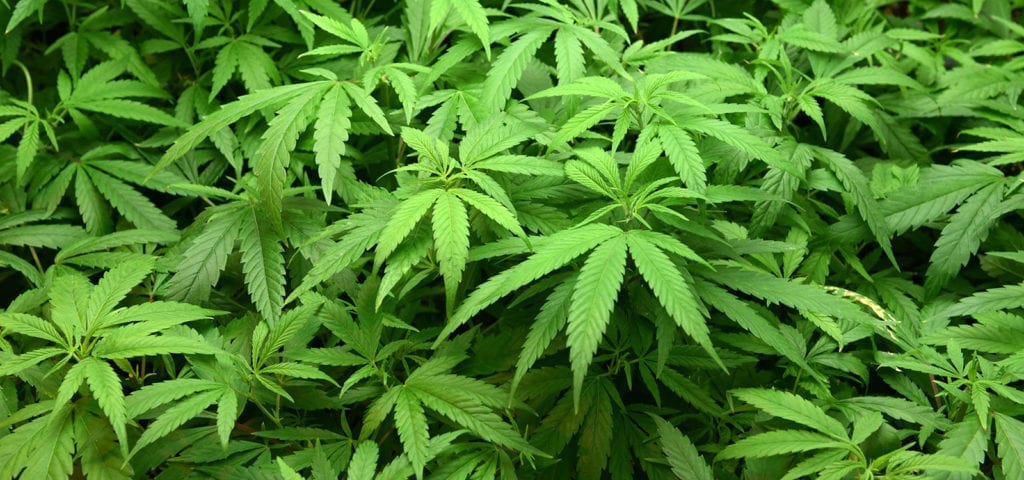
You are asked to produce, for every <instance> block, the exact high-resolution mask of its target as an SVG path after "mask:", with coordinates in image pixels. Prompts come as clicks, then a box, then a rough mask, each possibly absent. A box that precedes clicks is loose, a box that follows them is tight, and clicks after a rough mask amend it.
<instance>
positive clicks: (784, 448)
mask: <svg viewBox="0 0 1024 480" xmlns="http://www.w3.org/2000/svg"><path fill="white" fill-rule="evenodd" d="M824 448H829V449H844V448H849V447H848V445H847V444H846V443H843V442H839V441H836V440H834V439H833V438H830V437H828V436H825V435H822V434H820V433H814V432H805V431H803V430H776V431H774V432H765V433H759V434H757V435H754V436H751V437H747V438H744V439H741V440H740V441H738V442H736V443H733V444H732V445H729V446H728V447H725V449H723V450H722V451H721V452H718V456H717V457H716V458H717V459H720V460H725V459H730V458H763V457H771V456H774V455H789V454H794V453H803V452H810V451H814V450H821V449H824Z"/></svg>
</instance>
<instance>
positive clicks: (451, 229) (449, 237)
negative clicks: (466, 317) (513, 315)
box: [413, 191, 497, 465]
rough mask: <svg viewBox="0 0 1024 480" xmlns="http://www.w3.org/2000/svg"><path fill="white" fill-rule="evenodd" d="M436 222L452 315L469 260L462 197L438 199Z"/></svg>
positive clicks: (439, 256)
mask: <svg viewBox="0 0 1024 480" xmlns="http://www.w3.org/2000/svg"><path fill="white" fill-rule="evenodd" d="M495 203H497V202H495ZM432 220H433V222H432V225H433V230H434V248H435V249H436V250H437V260H438V263H439V264H440V267H439V269H440V271H441V275H442V276H443V277H444V288H445V298H446V304H447V306H448V311H449V312H451V311H452V310H453V309H454V308H455V296H456V294H457V293H458V289H459V283H460V282H461V281H462V271H463V270H465V268H466V260H467V258H469V216H468V215H467V214H466V206H465V205H464V204H463V203H462V201H461V200H459V197H457V196H456V194H455V193H453V192H450V191H447V192H444V194H442V195H441V196H439V197H437V201H436V203H435V204H434V210H433V216H432ZM413 464H414V465H415V464H416V462H415V461H414V462H413Z"/></svg>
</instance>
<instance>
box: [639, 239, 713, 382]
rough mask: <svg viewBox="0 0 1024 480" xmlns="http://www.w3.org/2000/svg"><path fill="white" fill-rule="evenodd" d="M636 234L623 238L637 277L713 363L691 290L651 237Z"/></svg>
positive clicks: (706, 327) (706, 332)
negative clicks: (636, 271)
mask: <svg viewBox="0 0 1024 480" xmlns="http://www.w3.org/2000/svg"><path fill="white" fill-rule="evenodd" d="M639 233H640V232H639V231H637V232H629V233H628V234H627V235H626V238H627V240H628V245H629V253H630V256H631V257H633V262H634V263H636V267H637V270H639V271H640V275H641V276H643V278H644V281H646V282H647V284H648V285H649V286H650V287H651V291H653V292H654V296H655V297H657V299H658V302H659V303H661V305H662V306H663V307H664V308H665V311H667V312H668V314H669V316H670V317H672V319H673V320H675V322H676V325H678V326H679V327H680V328H682V329H683V331H685V332H686V334H687V335H689V336H690V337H691V338H693V339H694V340H695V341H696V342H697V343H698V344H699V345H700V346H701V347H703V348H704V350H706V351H707V352H708V354H709V355H711V357H712V358H715V359H716V360H717V359H718V355H717V354H716V353H715V350H714V347H713V346H712V345H711V337H710V336H709V330H708V326H707V324H706V323H705V322H704V318H703V315H701V311H702V310H703V309H702V308H701V307H700V304H699V303H698V302H697V299H696V297H695V296H694V294H693V287H692V286H690V285H689V284H688V283H687V282H686V280H685V279H684V278H683V276H682V274H680V273H679V270H677V269H676V267H675V265H674V264H673V263H672V260H671V259H669V258H668V256H667V255H665V253H664V252H662V251H661V250H660V249H658V247H657V246H656V244H655V243H653V242H652V241H651V238H649V236H646V235H642V234H639ZM717 361H719V362H721V360H717Z"/></svg>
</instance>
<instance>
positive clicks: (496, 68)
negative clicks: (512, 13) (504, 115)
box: [480, 28, 551, 112]
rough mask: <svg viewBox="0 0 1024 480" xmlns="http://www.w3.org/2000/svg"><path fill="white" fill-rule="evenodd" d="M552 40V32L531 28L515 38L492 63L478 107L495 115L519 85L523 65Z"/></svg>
mask: <svg viewBox="0 0 1024 480" xmlns="http://www.w3.org/2000/svg"><path fill="white" fill-rule="evenodd" d="M549 36H551V30H549V29H544V28H534V29H531V30H528V31H527V32H526V33H524V34H523V35H521V36H520V37H519V38H517V39H516V40H515V41H514V42H512V44H511V45H509V46H508V47H506V48H505V49H504V50H502V52H501V53H500V54H498V57H497V58H495V59H494V61H493V62H491V69H490V71H488V72H487V79H486V80H485V81H484V85H483V95H482V97H481V99H480V100H481V103H483V105H484V107H485V108H487V110H488V111H491V112H497V111H499V110H501V109H502V107H504V106H505V102H507V101H508V99H509V98H510V97H511V96H512V88H513V87H515V86H516V84H517V83H519V77H520V76H522V74H523V71H525V70H526V65H527V64H528V63H529V62H530V60H531V59H533V58H534V56H535V54H536V53H537V50H539V49H540V46H541V45H543V44H544V41H545V40H547V39H548V37H549Z"/></svg>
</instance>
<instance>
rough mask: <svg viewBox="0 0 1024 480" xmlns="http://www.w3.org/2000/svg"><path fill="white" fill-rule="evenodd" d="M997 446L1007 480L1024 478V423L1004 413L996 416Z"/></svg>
mask: <svg viewBox="0 0 1024 480" xmlns="http://www.w3.org/2000/svg"><path fill="white" fill-rule="evenodd" d="M995 424H996V446H997V447H998V451H999V459H1000V460H1002V470H1003V475H1005V476H1006V478H1024V423H1022V422H1021V421H1020V420H1017V419H1015V418H1013V417H1010V416H1008V415H1005V414H1002V413H996V414H995Z"/></svg>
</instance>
